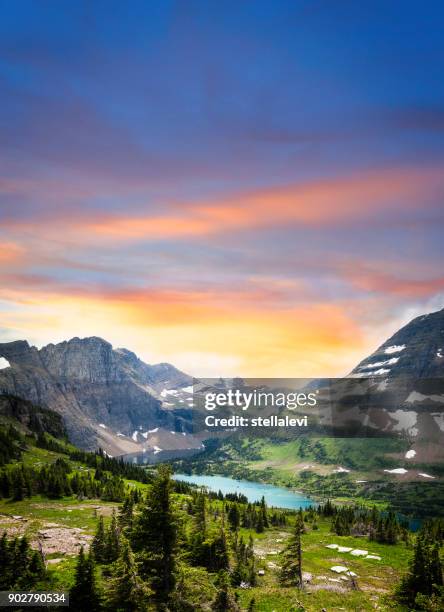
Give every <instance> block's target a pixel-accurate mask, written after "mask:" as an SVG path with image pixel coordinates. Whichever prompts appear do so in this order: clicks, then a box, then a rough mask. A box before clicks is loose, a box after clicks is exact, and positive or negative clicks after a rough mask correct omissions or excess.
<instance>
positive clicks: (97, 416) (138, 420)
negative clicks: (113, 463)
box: [0, 337, 192, 454]
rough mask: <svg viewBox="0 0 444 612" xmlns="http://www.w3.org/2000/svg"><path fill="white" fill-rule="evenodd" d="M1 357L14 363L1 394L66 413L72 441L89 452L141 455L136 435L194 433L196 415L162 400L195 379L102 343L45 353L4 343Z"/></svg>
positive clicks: (0, 380)
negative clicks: (192, 423) (102, 450)
mask: <svg viewBox="0 0 444 612" xmlns="http://www.w3.org/2000/svg"><path fill="white" fill-rule="evenodd" d="M0 356H1V357H4V358H5V359H6V360H7V361H8V362H9V364H10V366H9V367H7V368H4V369H2V370H0V393H3V394H10V395H15V396H19V397H21V398H24V399H27V400H29V401H31V402H33V403H34V404H37V405H41V406H46V407H48V408H50V409H51V410H54V411H56V412H58V413H59V414H60V415H62V417H63V420H64V423H65V426H66V429H67V432H68V435H69V437H70V439H71V440H72V441H73V442H74V443H75V444H76V445H78V446H80V447H82V448H85V449H95V448H97V447H99V446H102V447H103V448H105V449H108V452H111V451H113V454H119V453H125V452H136V451H137V450H140V446H139V444H137V440H134V439H133V437H132V435H133V432H135V431H136V430H140V431H147V430H149V429H153V428H155V427H165V428H168V429H171V430H176V429H177V430H178V431H182V430H183V431H186V430H187V422H188V421H189V419H190V410H187V408H186V407H185V406H184V407H180V408H179V407H178V409H177V410H174V408H173V409H171V407H170V408H169V409H166V408H165V407H163V405H162V397H161V393H162V391H163V390H164V389H165V388H166V389H171V388H174V389H177V388H178V387H181V386H182V387H183V386H186V385H190V384H191V383H192V379H191V378H190V377H189V376H187V375H186V374H184V373H183V372H180V371H179V370H177V369H176V368H174V367H173V366H171V365H169V364H159V365H154V366H151V365H148V364H146V363H144V362H143V361H141V360H140V359H138V358H137V356H136V355H135V354H134V353H132V352H131V351H128V350H125V349H116V350H114V349H113V347H112V345H111V344H110V343H109V342H106V341H105V340H102V339H101V338H96V337H92V338H84V339H80V338H73V339H72V340H69V341H67V342H61V343H60V344H49V345H47V346H45V347H43V348H42V349H40V350H39V349H37V348H36V347H34V346H30V345H29V344H28V343H27V342H26V341H17V342H9V343H5V344H0ZM118 434H119V435H118Z"/></svg>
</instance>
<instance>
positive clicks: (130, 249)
mask: <svg viewBox="0 0 444 612" xmlns="http://www.w3.org/2000/svg"><path fill="white" fill-rule="evenodd" d="M0 9H1V15H2V18H1V20H0V342H8V341H12V340H17V339H27V340H28V341H29V342H30V343H31V344H35V345H37V346H42V345H44V344H47V343H48V342H59V341H61V340H65V339H69V338H71V337H73V336H79V337H85V336H90V335H95V336H101V337H103V338H105V339H107V340H109V341H110V342H111V343H112V344H113V345H114V346H115V347H119V346H120V347H122V346H123V347H126V348H129V349H131V350H133V351H135V352H136V353H137V354H138V355H139V356H140V357H141V358H143V359H144V360H145V361H147V362H149V363H155V362H161V361H162V362H164V361H168V362H171V363H173V364H175V365H176V366H178V367H180V368H181V369H183V370H185V371H187V372H189V373H191V374H193V375H195V376H219V375H220V376H233V375H240V376H250V377H259V376H263V377H273V376H277V377H299V376H301V377H308V376H342V375H344V374H346V373H347V372H348V371H350V370H351V369H352V368H353V367H354V366H355V365H356V363H357V362H358V361H359V360H360V359H362V358H364V357H365V356H367V355H368V354H369V353H370V352H372V351H373V350H374V349H375V348H376V347H377V346H378V345H379V344H380V343H381V342H383V341H384V340H385V339H386V338H387V337H388V336H389V335H391V334H392V333H393V332H395V331H396V330H397V329H398V328H399V326H400V325H402V324H404V323H406V322H407V321H408V320H409V319H410V318H412V317H413V316H416V315H419V314H422V313H424V312H430V311H433V310H437V309H439V308H442V307H444V268H443V255H444V240H443V229H444V227H443V220H444V207H443V195H444V172H443V170H444V138H443V135H444V134H443V132H444V79H443V78H442V66H443V65H444V39H443V37H442V28H441V24H442V19H443V17H444V9H443V6H442V3H441V2H435V1H429V2H427V3H420V2H418V1H415V2H410V1H409V0H402V1H396V0H381V1H379V0H371V1H370V0H368V1H365V0H364V1H363V2H359V3H358V2H355V1H353V0H325V1H322V0H311V1H302V0H292V1H291V2H286V1H284V0H269V1H268V0H257V1H255V2H252V1H250V2H249V1H239V0H237V1H236V2H232V1H230V0H227V1H225V2H212V1H210V2H208V1H201V2H195V1H193V0H187V1H186V2H185V1H181V2H169V1H168V0H163V1H162V2H138V1H137V0H132V1H131V2H121V1H120V2H113V1H111V0H107V1H106V2H105V1H100V0H96V1H95V2H93V3H92V2H82V1H80V0H79V1H77V2H71V1H68V0H54V1H44V0H41V1H39V2H35V1H25V0H15V2H10V1H9V0H0Z"/></svg>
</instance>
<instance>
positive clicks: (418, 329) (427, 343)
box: [352, 309, 444, 378]
mask: <svg viewBox="0 0 444 612" xmlns="http://www.w3.org/2000/svg"><path fill="white" fill-rule="evenodd" d="M352 374H355V375H356V374H360V375H364V376H384V377H388V378H393V377H399V376H402V377H407V376H409V377H412V378H434V377H442V376H444V309H442V310H440V311H438V312H433V313H431V314H428V315H423V316H420V317H416V319H413V320H412V321H410V323H408V324H407V325H405V326H404V327H402V328H401V329H400V330H399V331H397V332H396V333H395V334H394V335H393V336H392V337H391V338H389V339H388V340H387V341H386V342H384V344H382V345H381V346H380V347H379V348H378V349H376V351H375V352H374V353H372V354H371V355H370V356H369V357H367V358H366V359H364V360H363V361H361V363H359V364H358V366H357V367H356V368H355V369H354V370H353V372H352Z"/></svg>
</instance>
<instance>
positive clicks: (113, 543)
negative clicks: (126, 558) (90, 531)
mask: <svg viewBox="0 0 444 612" xmlns="http://www.w3.org/2000/svg"><path fill="white" fill-rule="evenodd" d="M119 553H120V527H119V525H118V523H117V517H116V513H115V512H114V511H113V515H112V517H111V523H110V526H109V527H108V531H107V532H106V538H105V558H106V562H107V563H112V562H113V561H115V560H116V559H117V557H118V556H119Z"/></svg>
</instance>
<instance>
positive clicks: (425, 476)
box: [418, 473, 436, 478]
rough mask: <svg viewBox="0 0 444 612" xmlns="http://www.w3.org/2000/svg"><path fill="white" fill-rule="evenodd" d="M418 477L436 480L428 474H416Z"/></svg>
mask: <svg viewBox="0 0 444 612" xmlns="http://www.w3.org/2000/svg"><path fill="white" fill-rule="evenodd" d="M418 476H422V477H423V478H436V476H430V474H424V473H422V474H418Z"/></svg>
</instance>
